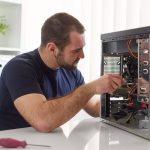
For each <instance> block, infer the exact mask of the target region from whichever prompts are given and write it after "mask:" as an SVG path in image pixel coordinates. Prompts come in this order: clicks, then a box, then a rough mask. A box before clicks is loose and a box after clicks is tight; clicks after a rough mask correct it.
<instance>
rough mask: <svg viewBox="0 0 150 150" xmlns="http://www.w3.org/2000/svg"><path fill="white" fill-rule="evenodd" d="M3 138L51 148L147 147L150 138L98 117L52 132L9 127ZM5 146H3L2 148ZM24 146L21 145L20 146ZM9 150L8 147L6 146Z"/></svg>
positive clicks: (106, 149)
mask: <svg viewBox="0 0 150 150" xmlns="http://www.w3.org/2000/svg"><path fill="white" fill-rule="evenodd" d="M0 137H1V138H2V137H10V138H15V139H18V140H26V141H27V143H32V144H43V145H51V146H52V147H51V148H45V147H33V146H27V147H26V148H25V149H39V150H42V149H50V150H141V149H143V148H144V150H149V149H150V141H148V140H145V139H143V138H140V137H138V136H135V135H133V134H130V133H128V132H126V131H123V130H120V129H118V128H115V127H112V126H109V125H107V124H105V123H102V122H101V123H100V122H99V119H85V120H83V121H81V122H79V123H78V122H75V121H72V122H68V123H66V124H65V125H63V126H62V127H61V128H58V129H56V130H54V131H53V132H51V133H39V132H37V131H36V130H35V129H33V128H31V127H30V128H23V129H15V130H6V131H1V132H0ZM1 149H4V148H0V150H1ZM20 149H21V148H20ZM5 150H6V148H5Z"/></svg>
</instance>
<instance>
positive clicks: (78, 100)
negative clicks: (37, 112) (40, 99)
mask: <svg viewBox="0 0 150 150" xmlns="http://www.w3.org/2000/svg"><path fill="white" fill-rule="evenodd" d="M93 95H94V91H93V89H92V86H91V84H86V85H82V86H80V87H79V88H77V89H76V90H74V91H73V92H72V93H70V94H69V95H67V96H64V97H61V98H57V99H54V100H49V101H46V102H45V103H44V104H43V107H42V111H44V112H45V113H43V117H44V120H45V124H46V125H47V127H46V129H44V130H45V131H46V132H48V131H51V130H53V129H55V128H56V127H58V126H60V125H62V124H63V123H65V122H66V121H68V120H69V119H70V118H72V117H73V116H74V115H75V114H76V113H77V112H78V111H79V110H81V109H82V108H83V107H84V106H85V104H86V103H87V102H88V100H89V99H90V98H91V97H92V96H93Z"/></svg>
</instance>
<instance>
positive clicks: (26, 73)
mask: <svg viewBox="0 0 150 150" xmlns="http://www.w3.org/2000/svg"><path fill="white" fill-rule="evenodd" d="M1 77H2V78H3V79H4V80H3V81H4V84H5V86H6V87H7V89H8V92H9V93H10V95H11V99H12V100H13V101H14V100H16V99H17V98H18V97H20V96H23V95H25V94H30V93H42V90H41V88H40V85H39V82H38V74H37V72H36V70H35V68H34V67H33V65H32V64H30V63H28V62H24V61H19V60H16V61H13V62H11V63H8V64H7V65H6V66H5V67H4V69H3V72H2V75H1Z"/></svg>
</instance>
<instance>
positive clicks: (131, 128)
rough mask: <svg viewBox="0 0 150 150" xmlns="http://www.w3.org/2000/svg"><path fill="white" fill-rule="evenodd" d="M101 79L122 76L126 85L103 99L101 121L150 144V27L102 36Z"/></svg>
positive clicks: (104, 95) (106, 94) (102, 96)
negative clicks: (109, 75)
mask: <svg viewBox="0 0 150 150" xmlns="http://www.w3.org/2000/svg"><path fill="white" fill-rule="evenodd" d="M101 40H102V63H101V75H104V74H120V75H121V76H122V78H123V80H124V84H123V85H122V86H121V87H120V88H119V89H117V90H116V91H115V92H114V93H113V94H111V95H110V94H108V93H105V94H102V95H101V118H103V121H104V122H105V123H108V124H111V125H113V126H116V127H118V128H121V129H123V130H126V131H128V132H131V133H133V134H135V135H138V136H141V137H143V138H145V139H148V140H150V105H149V104H150V27H142V28H136V29H130V30H125V31H119V32H113V33H107V34H102V35H101Z"/></svg>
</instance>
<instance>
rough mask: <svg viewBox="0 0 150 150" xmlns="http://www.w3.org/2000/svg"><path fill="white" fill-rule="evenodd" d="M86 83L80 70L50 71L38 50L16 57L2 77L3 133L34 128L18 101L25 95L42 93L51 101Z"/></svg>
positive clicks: (0, 110)
mask: <svg viewBox="0 0 150 150" xmlns="http://www.w3.org/2000/svg"><path fill="white" fill-rule="evenodd" d="M82 84H84V78H83V76H82V75H81V73H80V71H79V70H78V69H75V70H73V71H69V70H66V69H64V68H58V69H56V70H52V69H50V68H49V67H48V66H46V65H45V64H44V62H43V61H42V59H41V57H40V55H39V52H38V50H37V49H36V50H34V51H31V52H28V53H25V54H21V55H19V56H16V57H15V58H13V59H12V60H10V61H9V62H8V63H7V64H6V66H5V67H4V69H3V71H2V74H1V78H0V130H7V129H14V128H23V127H28V126H30V125H29V124H28V122H26V121H25V120H24V118H23V117H22V116H21V115H20V114H19V112H18V111H17V109H16V108H15V106H14V101H15V100H16V99H17V98H18V97H20V96H23V95H25V94H30V93H40V94H43V95H44V96H45V97H46V98H47V99H52V98H55V97H61V96H64V95H66V94H68V93H70V92H71V91H72V90H74V89H75V88H77V87H79V86H80V85H82Z"/></svg>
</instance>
